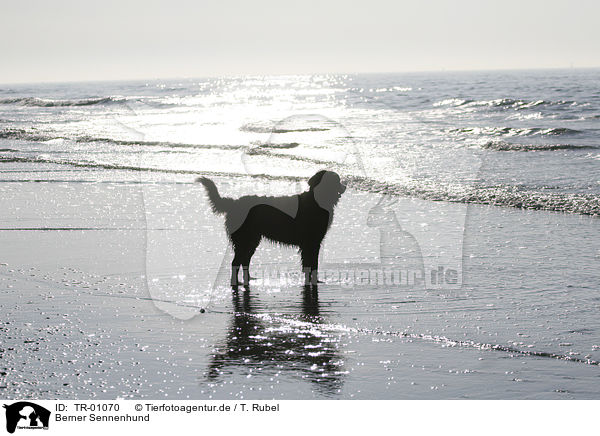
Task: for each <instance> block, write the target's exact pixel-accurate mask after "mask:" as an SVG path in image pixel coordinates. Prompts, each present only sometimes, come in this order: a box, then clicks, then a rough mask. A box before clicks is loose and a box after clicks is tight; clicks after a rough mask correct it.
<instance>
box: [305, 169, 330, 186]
mask: <svg viewBox="0 0 600 436" xmlns="http://www.w3.org/2000/svg"><path fill="white" fill-rule="evenodd" d="M326 172H327V171H325V170H321V171H319V172H318V173H317V174H315V175H314V176H312V177H311V178H310V179H308V186H310V189H315V187H316V186H317V185H318V184H319V183H321V179H323V176H324V175H325V173H326Z"/></svg>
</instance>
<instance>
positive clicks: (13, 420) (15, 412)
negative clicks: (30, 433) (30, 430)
mask: <svg viewBox="0 0 600 436" xmlns="http://www.w3.org/2000/svg"><path fill="white" fill-rule="evenodd" d="M3 407H4V408H5V409H6V431H8V432H9V433H14V432H15V429H16V428H17V425H18V424H19V421H21V420H22V419H23V420H24V421H23V422H21V425H22V426H24V427H39V426H40V422H41V427H43V428H48V423H49V422H50V411H49V410H48V409H45V408H43V407H42V406H38V405H37V404H35V403H30V402H28V401H19V402H18V403H13V404H10V405H6V404H5V405H4V406H3Z"/></svg>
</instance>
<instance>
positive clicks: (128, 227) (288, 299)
mask: <svg viewBox="0 0 600 436" xmlns="http://www.w3.org/2000/svg"><path fill="white" fill-rule="evenodd" d="M50 169H53V168H50ZM57 174H58V173H57ZM55 176H56V178H59V177H60V176H59V175H55ZM102 177H103V176H102V175H100V174H95V173H90V172H86V173H81V174H77V177H75V176H74V175H73V174H71V175H69V179H70V181H67V180H66V179H65V180H64V181H63V180H55V181H53V182H46V183H35V182H16V181H12V182H10V183H3V185H2V186H3V195H4V199H5V201H7V204H10V205H11V207H10V208H5V209H3V211H2V212H0V221H1V222H2V225H1V226H0V227H1V228H2V230H0V238H1V239H2V245H1V246H2V249H1V251H2V252H1V259H0V262H1V263H2V264H1V265H0V292H1V294H2V298H1V302H0V313H2V316H1V324H0V394H1V395H2V396H3V397H6V398H44V399H51V398H69V399H92V398H95V399H111V398H170V399H187V398H193V399H241V398H244V399H271V398H275V399H278V398H281V399H313V398H314V399H325V398H330V399H335V398H342V399H350V398H357V399H443V398H480V399H484V398H496V399H499V398H506V399H524V398H528V399H542V398H543V399H597V398H598V396H599V395H600V389H599V388H598V386H600V384H599V383H598V380H599V377H600V367H599V366H598V361H600V321H598V316H597V314H598V310H599V309H600V297H599V296H598V288H599V287H600V273H599V271H600V269H599V268H598V266H599V263H600V252H599V251H598V247H599V246H600V244H598V242H599V241H598V235H599V234H600V232H599V230H600V228H599V227H600V221H598V219H597V218H595V217H588V216H582V215H568V214H562V213H554V212H543V211H524V210H519V209H512V208H500V207H493V206H481V205H468V206H467V205H463V204H452V203H435V202H429V201H426V200H417V199H406V198H400V199H399V201H397V202H396V203H395V204H393V206H390V207H391V208H392V209H391V210H393V212H394V213H395V215H396V217H397V219H398V222H399V223H401V224H402V225H403V226H404V228H405V229H408V230H409V232H410V233H411V234H413V235H415V236H417V239H418V241H419V243H420V244H421V250H422V256H423V258H424V262H425V265H426V266H427V267H429V265H431V264H434V263H435V262H433V261H432V260H431V259H432V258H434V257H435V256H437V255H438V254H439V253H440V252H444V251H448V252H449V251H450V250H452V249H453V246H454V245H455V244H459V246H460V249H459V250H458V251H453V252H452V253H450V255H449V256H448V258H450V259H451V258H454V257H455V254H456V253H460V259H461V262H459V263H460V264H462V270H461V271H460V272H461V278H462V283H461V284H460V285H449V286H436V287H428V286H421V287H419V286H404V285H401V284H391V285H389V284H388V285H384V284H378V283H373V282H372V281H371V282H369V281H368V280H367V281H366V282H359V281H356V280H355V281H353V282H352V283H351V284H348V283H341V282H339V281H338V280H336V278H335V277H333V278H332V277H329V279H328V278H327V277H326V278H325V283H322V284H320V285H319V286H318V292H314V291H313V290H310V289H309V290H307V289H304V288H303V287H302V286H301V285H300V284H297V283H291V282H290V281H288V282H285V283H282V282H277V283H276V281H273V282H272V283H271V282H267V281H260V280H257V281H256V282H254V283H252V284H251V287H250V290H249V291H247V290H244V289H238V290H237V291H234V290H232V289H231V287H230V286H229V285H228V284H227V279H228V274H229V271H228V262H229V260H228V257H227V256H228V255H229V254H230V253H229V251H228V249H227V244H226V240H225V235H224V232H223V229H222V224H221V221H220V220H221V218H220V217H216V216H213V215H212V213H211V212H210V211H209V208H208V206H207V205H206V203H205V200H203V196H202V191H201V190H200V189H198V187H197V186H196V185H194V184H193V183H191V180H190V178H179V179H177V180H174V179H163V180H160V181H155V183H148V184H140V183H139V176H131V175H130V174H128V173H127V172H118V171H115V172H113V173H112V174H111V175H110V177H108V180H107V181H106V182H102ZM74 179H75V180H91V181H93V180H95V181H96V182H94V183H82V182H73V180H74ZM215 181H216V183H217V185H218V186H220V187H222V189H223V190H224V191H225V192H227V193H229V194H230V195H233V196H236V195H240V194H242V193H245V192H248V191H251V190H252V189H256V183H255V182H254V181H253V180H252V179H250V180H244V179H243V178H242V179H239V178H238V179H228V178H217V179H215ZM271 188H272V190H273V191H274V192H289V190H290V189H291V188H290V186H289V183H288V184H286V183H275V185H274V186H272V187H271ZM166 198H167V199H169V201H163V200H164V199H166ZM379 200H380V196H377V195H375V194H372V193H365V192H359V191H356V190H349V191H348V192H347V193H346V194H345V195H344V197H343V198H342V201H341V203H340V205H339V206H338V209H337V210H336V216H335V219H334V224H333V226H332V228H331V231H330V234H329V235H328V237H327V239H326V240H325V243H324V250H323V260H322V266H323V268H327V267H329V268H330V269H331V270H337V271H341V270H344V268H343V265H349V267H348V270H353V271H358V270H368V269H370V268H375V269H377V268H379V266H378V265H381V262H382V259H381V250H380V242H381V241H380V237H381V234H380V230H381V229H380V228H377V227H369V226H368V225H367V224H366V223H367V220H368V215H369V211H372V210H373V209H374V207H375V205H376V204H377V203H378V201H379ZM449 217H450V218H449ZM448 223H454V224H455V227H456V229H458V230H460V229H461V228H462V229H464V231H458V230H457V231H454V230H453V229H451V228H447V227H445V226H447V225H448ZM419 229H425V230H422V232H423V233H422V234H421V235H419V234H418V232H419ZM456 229H455V230H456ZM457 234H460V235H462V237H461V238H458V239H457V237H456V235H457ZM193 235H195V236H193ZM194 238H198V239H197V240H196V239H194ZM454 248H456V247H454ZM436 253H437V254H436ZM434 260H435V261H438V260H439V259H438V258H436V259H434ZM432 262H433V263H432ZM298 265H299V260H298V255H297V254H296V253H295V252H294V250H293V249H289V248H288V249H286V248H281V247H277V246H275V245H272V244H267V243H263V244H262V245H261V246H260V248H259V250H258V252H257V254H256V255H255V258H254V259H253V263H252V268H253V270H255V271H256V272H257V273H258V272H259V271H271V272H272V271H276V272H279V273H280V272H282V271H284V272H286V273H287V271H293V270H295V269H296V268H299V266H298ZM457 268H458V267H457ZM427 272H428V273H429V271H427ZM286 277H291V276H286ZM201 309H204V310H205V312H204V313H201Z"/></svg>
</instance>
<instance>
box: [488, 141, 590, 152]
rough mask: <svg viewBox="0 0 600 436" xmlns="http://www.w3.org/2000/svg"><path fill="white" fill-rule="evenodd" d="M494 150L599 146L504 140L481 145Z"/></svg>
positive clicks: (536, 149) (565, 148)
mask: <svg viewBox="0 0 600 436" xmlns="http://www.w3.org/2000/svg"><path fill="white" fill-rule="evenodd" d="M481 147H482V148H484V149H486V150H496V151H552V150H590V149H598V148H600V146H593V145H573V144H514V143H510V142H505V141H488V142H486V143H485V144H483V145H482V146H481Z"/></svg>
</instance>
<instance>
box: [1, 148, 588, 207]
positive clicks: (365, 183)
mask: <svg viewBox="0 0 600 436" xmlns="http://www.w3.org/2000/svg"><path fill="white" fill-rule="evenodd" d="M282 157H284V156H282ZM285 157H287V156H285ZM0 162H21V163H46V164H57V165H68V166H74V167H80V168H101V169H108V170H126V171H140V172H157V173H168V174H182V175H198V176H199V175H209V176H221V177H236V178H239V177H253V178H260V179H267V180H287V181H303V180H305V178H304V177H300V176H293V175H285V176H272V175H268V174H254V175H249V174H247V173H224V172H219V171H193V170H177V169H166V168H152V167H141V166H134V165H119V164H111V163H102V162H92V161H82V160H78V161H77V160H66V159H65V160H63V159H53V158H48V157H42V156H35V157H33V156H32V157H19V156H10V157H1V156H0ZM320 163H322V164H327V162H320ZM329 164H330V163H329ZM328 166H330V165H328ZM344 180H345V182H346V183H347V184H348V186H350V187H351V188H354V189H357V190H361V191H366V192H372V193H376V194H386V195H400V196H405V197H415V198H420V199H423V200H430V201H445V202H451V203H464V204H484V205H493V206H503V207H513V208H519V209H530V210H545V211H552V212H565V213H573V214H580V215H591V216H600V196H597V195H593V194H574V193H556V192H543V191H540V190H535V189H529V188H523V187H519V186H510V185H498V186H450V185H448V186H444V185H440V184H436V183H427V182H423V181H419V182H407V183H405V184H391V183H386V182H381V181H378V180H374V179H370V178H367V177H361V176H352V175H350V176H345V177H344Z"/></svg>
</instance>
